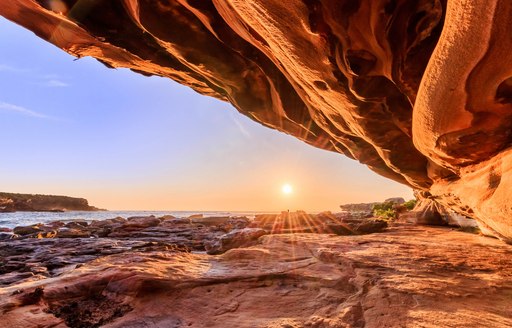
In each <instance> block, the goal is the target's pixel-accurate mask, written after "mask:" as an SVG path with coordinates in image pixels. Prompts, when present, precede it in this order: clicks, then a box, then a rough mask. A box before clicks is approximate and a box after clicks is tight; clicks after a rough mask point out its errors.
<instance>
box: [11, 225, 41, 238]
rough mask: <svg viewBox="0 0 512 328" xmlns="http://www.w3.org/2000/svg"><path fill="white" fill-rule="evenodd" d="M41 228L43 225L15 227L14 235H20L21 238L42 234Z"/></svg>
mask: <svg viewBox="0 0 512 328" xmlns="http://www.w3.org/2000/svg"><path fill="white" fill-rule="evenodd" d="M41 227H42V224H33V225H29V226H19V227H15V228H14V229H13V233H15V234H17V235H20V236H25V235H31V234H34V233H37V232H40V231H41V230H42V228H41Z"/></svg>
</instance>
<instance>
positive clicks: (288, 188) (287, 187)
mask: <svg viewBox="0 0 512 328" xmlns="http://www.w3.org/2000/svg"><path fill="white" fill-rule="evenodd" d="M281 191H282V192H283V194H285V195H289V194H291V193H292V192H293V188H292V186H291V185H289V184H287V183H285V184H284V185H283V186H282V187H281Z"/></svg>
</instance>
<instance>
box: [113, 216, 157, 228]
mask: <svg viewBox="0 0 512 328" xmlns="http://www.w3.org/2000/svg"><path fill="white" fill-rule="evenodd" d="M160 222H161V221H160V220H159V219H157V218H156V217H155V216H154V215H151V216H134V217H130V218H128V220H127V221H126V222H125V223H123V225H122V228H123V229H126V228H137V229H143V228H148V227H156V226H157V225H159V224H160Z"/></svg>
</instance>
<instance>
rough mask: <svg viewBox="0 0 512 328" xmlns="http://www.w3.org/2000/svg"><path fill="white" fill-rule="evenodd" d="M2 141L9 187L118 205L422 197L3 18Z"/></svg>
mask: <svg viewBox="0 0 512 328" xmlns="http://www.w3.org/2000/svg"><path fill="white" fill-rule="evenodd" d="M0 149H1V152H2V158H1V160H0V191H6V192H19V193H40V194H56V195H68V196H75V197H84V198H87V199H88V200H89V203H90V204H92V205H95V206H98V207H101V208H106V209H110V210H176V211H177V210H197V211H200V210H201V211H206V210H217V211H221V210H222V211H224V210H230V211H280V210H286V209H290V210H297V209H302V210H307V211H323V210H334V211H336V210H339V205H340V204H345V203H357V202H370V201H382V200H384V199H385V198H389V197H395V196H402V197H404V198H406V199H410V198H412V191H411V189H410V188H408V187H406V186H403V185H401V184H398V183H396V182H394V181H390V180H388V179H385V178H383V177H380V176H378V175H377V174H375V173H373V172H372V171H370V170H369V169H368V168H366V167H365V166H364V165H362V164H360V163H358V162H356V161H354V160H350V159H348V158H346V157H345V156H343V155H341V154H337V153H332V152H328V151H325V150H321V149H316V148H314V147H312V146H309V145H307V144H305V143H303V142H302V141H299V140H297V139H295V138H293V137H291V136H289V135H286V134H284V133H281V132H278V131H275V130H271V129H269V128H266V127H263V126H262V125H260V124H259V123H256V122H254V121H252V120H250V119H248V118H247V117H245V116H243V115H241V114H239V113H238V112H237V111H236V110H235V109H234V108H233V107H232V106H231V105H230V104H228V103H225V102H222V101H219V100H216V99H214V98H210V97H206V96H202V95H199V94H197V93H195V92H194V91H192V90H191V89H189V88H187V87H184V86H182V85H179V84H178V83H176V82H174V81H172V80H169V79H164V78H160V77H144V76H142V75H138V74H136V73H133V72H131V71H129V70H127V69H108V68H106V67H105V66H103V65H102V64H100V63H99V62H97V61H96V60H94V59H92V58H82V59H79V60H76V59H75V58H74V57H73V56H71V55H68V54H67V53H65V52H64V51H62V50H60V49H58V48H57V47H55V46H53V45H51V44H50V43H47V42H45V41H43V40H42V39H39V38H38V37H36V36H35V35H34V34H33V33H32V32H30V31H27V30H25V29H23V28H21V27H19V26H17V25H15V24H13V23H11V22H9V21H7V20H5V19H4V18H2V17H0ZM284 185H288V187H286V188H284V189H285V191H288V192H289V193H285V192H283V186H284ZM290 191H291V192H290Z"/></svg>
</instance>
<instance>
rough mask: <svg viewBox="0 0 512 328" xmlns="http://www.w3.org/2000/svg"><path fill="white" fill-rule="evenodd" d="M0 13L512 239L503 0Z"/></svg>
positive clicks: (271, 2)
mask: <svg viewBox="0 0 512 328" xmlns="http://www.w3.org/2000/svg"><path fill="white" fill-rule="evenodd" d="M0 14H1V15H3V16H5V17H6V18H8V19H10V20H12V21H14V22H17V23H18V24H21V25H23V26H25V27H26V28H28V29H30V30H32V31H34V32H35V33H36V34H37V35H38V36H40V37H41V38H43V39H45V40H48V41H49V42H52V43H53V44H55V45H56V46H58V47H60V48H62V49H63V50H65V51H67V52H68V53H70V54H73V55H75V56H77V57H83V56H92V57H95V58H97V59H98V60H100V61H101V62H102V63H104V64H105V65H106V66H108V67H127V68H130V69H132V70H133V71H135V72H138V73H141V74H145V75H159V76H164V77H168V78H171V79H173V80H175V81H178V82H179V83H182V84H185V85H188V86H190V87H191V88H193V89H194V90H196V91H197V92H199V93H202V94H205V95H209V96H213V97H217V98H219V99H222V100H226V101H229V102H231V103H232V104H233V105H234V106H235V107H236V108H237V109H238V110H239V111H240V112H241V113H242V114H244V115H247V116H248V117H250V118H252V119H254V120H256V121H258V122H260V123H262V124H263V125H265V126H268V127H271V128H274V129H278V130H280V131H283V132H286V133H288V134H291V135H293V136H295V137H297V138H299V139H301V140H303V141H305V142H307V143H309V144H311V145H313V146H315V147H320V148H324V149H327V150H332V151H336V152H339V153H342V154H345V155H346V156H348V157H350V158H354V159H356V160H358V161H360V162H361V163H363V164H365V165H367V166H368V167H370V168H371V169H372V170H374V171H375V172H377V173H379V174H381V175H383V176H385V177H388V178H390V179H393V180H396V181H398V182H401V183H403V184H406V185H409V186H411V187H413V188H415V189H416V190H419V191H422V192H424V193H425V194H426V195H427V196H426V197H427V199H428V200H429V201H430V202H434V203H435V204H436V206H437V207H448V208H450V209H452V210H455V211H456V212H458V213H460V214H464V215H467V216H470V217H472V218H474V219H476V220H477V221H478V222H479V224H480V225H481V226H482V227H483V228H484V229H485V231H487V232H488V233H490V234H493V235H495V236H498V237H500V238H502V239H503V240H506V241H511V240H512V219H511V218H512V208H511V207H510V206H508V204H509V203H510V201H511V200H512V199H511V197H512V194H510V193H509V190H510V188H511V187H512V167H511V165H512V161H511V160H510V158H511V157H512V150H510V149H509V144H510V138H511V137H510V131H511V125H512V123H511V122H512V120H511V117H512V110H511V109H512V105H511V102H512V78H511V76H512V51H511V48H512V47H511V46H512V38H510V31H509V30H510V28H509V27H510V23H511V21H512V2H510V1H508V0H417V1H416V0H415V1H411V0H359V1H357V0H304V1H303V0H300V1H299V0H289V1H281V0H210V1H196V0H174V1H148V0H123V1H76V0H50V1H42V0H41V1H37V0H12V1H3V2H1V3H0Z"/></svg>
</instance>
